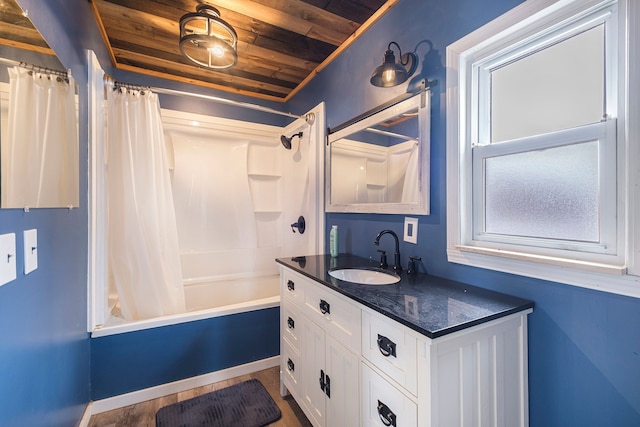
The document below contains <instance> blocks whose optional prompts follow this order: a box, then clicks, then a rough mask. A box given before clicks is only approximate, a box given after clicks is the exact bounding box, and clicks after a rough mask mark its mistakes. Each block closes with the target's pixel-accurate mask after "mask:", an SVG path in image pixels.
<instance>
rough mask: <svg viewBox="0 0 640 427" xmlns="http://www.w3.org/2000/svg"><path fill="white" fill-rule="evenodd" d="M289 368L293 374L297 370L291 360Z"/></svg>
mask: <svg viewBox="0 0 640 427" xmlns="http://www.w3.org/2000/svg"><path fill="white" fill-rule="evenodd" d="M287 367H288V368H289V370H290V371H291V372H293V371H295V370H296V369H295V368H296V365H294V364H293V361H292V360H291V359H287Z"/></svg>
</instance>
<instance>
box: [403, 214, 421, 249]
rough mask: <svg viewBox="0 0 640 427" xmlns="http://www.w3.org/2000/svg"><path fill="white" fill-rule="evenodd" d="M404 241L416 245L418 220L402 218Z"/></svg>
mask: <svg viewBox="0 0 640 427" xmlns="http://www.w3.org/2000/svg"><path fill="white" fill-rule="evenodd" d="M404 241H405V242H409V243H414V244H417V243H418V218H410V217H405V218H404Z"/></svg>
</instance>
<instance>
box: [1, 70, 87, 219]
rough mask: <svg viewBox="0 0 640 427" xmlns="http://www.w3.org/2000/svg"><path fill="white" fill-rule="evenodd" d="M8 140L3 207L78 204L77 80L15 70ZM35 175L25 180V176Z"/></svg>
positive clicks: (5, 143) (11, 90) (3, 171)
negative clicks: (65, 79) (67, 80)
mask: <svg viewBox="0 0 640 427" xmlns="http://www.w3.org/2000/svg"><path fill="white" fill-rule="evenodd" d="M9 78H10V85H9V86H10V89H9V90H10V93H9V114H8V126H7V127H8V131H7V141H6V142H5V141H3V144H2V150H3V151H2V206H4V207H58V206H78V185H79V183H78V167H79V163H78V125H77V117H76V108H75V91H74V88H75V83H74V81H73V79H72V78H71V77H69V82H66V81H64V79H62V78H58V77H57V76H54V75H49V74H42V73H36V72H33V71H29V70H27V69H24V68H20V67H14V68H10V69H9ZM27 176H28V177H29V179H25V177H27Z"/></svg>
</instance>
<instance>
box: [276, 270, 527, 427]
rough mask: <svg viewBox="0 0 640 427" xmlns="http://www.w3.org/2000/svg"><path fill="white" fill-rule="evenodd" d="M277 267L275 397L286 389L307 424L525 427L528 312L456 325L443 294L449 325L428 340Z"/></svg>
mask: <svg viewBox="0 0 640 427" xmlns="http://www.w3.org/2000/svg"><path fill="white" fill-rule="evenodd" d="M280 268H281V281H282V296H283V298H282V301H281V330H282V334H281V384H282V386H281V393H282V395H283V396H284V395H285V394H286V392H287V390H288V391H289V392H290V393H291V395H292V396H293V397H294V398H295V399H296V401H297V402H298V404H299V405H300V407H301V408H302V410H303V411H304V412H305V414H306V415H307V417H308V418H309V420H310V421H311V423H312V424H313V425H314V426H316V427H320V426H322V427H325V426H326V427H355V426H379V427H389V426H394V427H417V426H419V427H466V426H472V427H488V426H492V427H527V426H528V423H529V422H528V394H527V390H528V383H527V371H528V369H527V315H528V314H529V313H531V311H532V309H531V308H528V307H526V306H525V308H518V310H519V311H517V310H513V312H511V311H509V312H508V313H510V314H508V313H499V314H498V315H496V314H486V315H487V316H491V319H493V320H486V317H484V318H482V317H481V319H482V320H481V321H478V322H474V323H471V324H469V323H465V324H464V326H460V327H456V326H455V325H456V322H457V319H459V318H460V317H459V315H460V311H459V310H460V309H461V302H460V301H457V300H454V299H447V300H446V301H444V303H443V304H442V306H441V308H442V311H441V313H439V315H444V316H446V317H447V318H448V320H450V321H451V324H453V325H454V327H452V328H451V329H449V330H447V332H448V333H444V332H440V333H438V332H435V333H434V332H429V335H433V336H434V337H433V338H429V336H427V335H425V334H423V333H420V332H418V331H416V330H415V329H414V328H412V327H409V326H407V325H406V324H404V323H400V322H398V321H396V320H394V319H392V318H391V317H388V316H386V315H385V314H382V313H380V312H378V311H376V310H373V309H372V308H371V307H370V306H367V305H365V304H361V303H360V302H356V301H355V300H352V299H350V298H348V297H346V296H345V295H343V294H341V293H338V292H336V291H334V290H332V289H331V288H330V287H329V286H326V285H323V284H322V283H318V282H316V281H315V280H312V279H310V278H308V277H306V276H304V275H302V274H299V273H298V272H296V271H293V270H292V269H290V268H287V267H284V266H282V267H280ZM319 280H321V279H319ZM360 298H361V299H362V298H363V296H362V294H360ZM498 298H500V297H498ZM365 301H366V300H365ZM518 304H519V303H518ZM411 307H413V306H411ZM411 307H409V308H411ZM414 308H415V307H414ZM423 308H424V307H423ZM463 308H464V309H465V310H472V309H474V308H473V307H471V306H464V307H463ZM381 310H382V309H381ZM475 310H476V311H477V312H478V311H479V310H482V309H481V308H480V307H475ZM487 310H490V309H487ZM383 311H384V310H383ZM409 311H410V312H411V313H415V311H414V310H413V309H412V310H409ZM407 313H409V312H407ZM465 313H467V311H465ZM422 315H425V313H424V311H423V313H422ZM427 315H429V313H427ZM481 316H485V314H484V313H483V314H482V315H481ZM409 323H410V324H413V323H411V322H409ZM475 323H477V324H475ZM458 329H459V330H458Z"/></svg>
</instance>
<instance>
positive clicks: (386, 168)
mask: <svg viewBox="0 0 640 427" xmlns="http://www.w3.org/2000/svg"><path fill="white" fill-rule="evenodd" d="M429 93H430V92H429V91H428V90H426V89H424V88H422V89H421V90H419V91H418V93H412V94H407V95H404V96H402V97H400V98H399V99H396V100H393V101H391V102H389V103H387V104H385V105H382V106H380V107H378V108H376V109H373V110H371V111H370V112H368V113H365V114H363V115H361V116H358V117H356V118H354V119H352V120H350V121H348V122H346V123H345V124H343V125H340V126H337V127H336V128H334V129H329V135H328V137H327V159H328V160H327V173H326V182H327V188H326V190H327V199H326V211H327V212H360V213H388V214H414V215H428V214H429V175H430V173H429V172H430V171H429V147H430V142H429V135H430V131H429V130H430V123H429V117H430V114H429V106H430V104H429Z"/></svg>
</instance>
